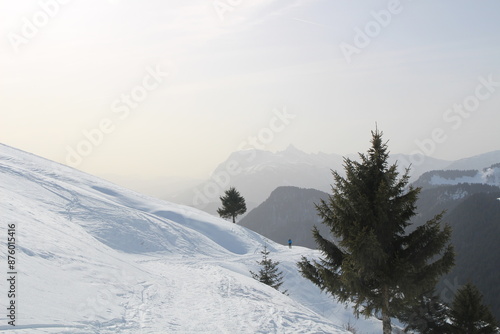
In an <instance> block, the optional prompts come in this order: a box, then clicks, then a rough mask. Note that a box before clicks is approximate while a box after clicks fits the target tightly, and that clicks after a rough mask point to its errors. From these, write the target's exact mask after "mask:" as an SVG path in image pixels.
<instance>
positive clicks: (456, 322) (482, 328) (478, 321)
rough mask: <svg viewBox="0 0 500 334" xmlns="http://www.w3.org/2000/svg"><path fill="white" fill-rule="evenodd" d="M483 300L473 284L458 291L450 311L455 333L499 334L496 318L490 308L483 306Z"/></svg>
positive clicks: (468, 284)
mask: <svg viewBox="0 0 500 334" xmlns="http://www.w3.org/2000/svg"><path fill="white" fill-rule="evenodd" d="M482 298H483V296H482V295H481V293H480V292H479V290H477V288H476V287H475V286H474V285H473V284H472V283H467V284H466V285H464V286H463V287H462V288H461V289H459V290H458V291H457V294H456V295H455V298H454V299H453V303H452V305H451V309H450V318H451V321H452V326H453V333H457V334H493V333H499V329H498V327H497V325H496V323H495V318H494V317H493V315H492V314H491V312H490V310H489V309H488V307H486V306H485V305H483V304H482Z"/></svg>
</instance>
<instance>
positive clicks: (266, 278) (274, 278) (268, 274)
mask: <svg viewBox="0 0 500 334" xmlns="http://www.w3.org/2000/svg"><path fill="white" fill-rule="evenodd" d="M260 253H261V254H262V260H260V261H259V262H257V263H258V264H259V265H260V266H261V269H260V270H259V272H258V273H254V272H253V271H250V274H251V275H252V278H254V279H256V280H257V281H259V282H261V283H264V284H267V285H269V286H271V287H273V288H275V289H276V290H279V288H280V287H281V285H282V284H283V273H282V272H281V271H279V269H278V265H279V264H280V263H279V262H278V261H273V260H272V259H270V258H269V253H270V252H269V251H268V250H267V245H265V246H264V249H263V250H262V251H261V252H260ZM283 293H286V291H284V292H283Z"/></svg>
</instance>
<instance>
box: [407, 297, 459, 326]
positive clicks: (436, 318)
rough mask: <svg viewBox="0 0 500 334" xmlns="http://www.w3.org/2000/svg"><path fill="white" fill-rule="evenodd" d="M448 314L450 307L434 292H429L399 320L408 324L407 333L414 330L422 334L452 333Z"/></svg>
mask: <svg viewBox="0 0 500 334" xmlns="http://www.w3.org/2000/svg"><path fill="white" fill-rule="evenodd" d="M448 314H449V308H448V306H447V305H446V304H443V302H441V300H440V299H439V297H438V296H436V295H434V294H433V291H429V292H427V293H424V295H422V296H421V297H420V298H419V303H418V305H412V306H411V307H409V308H408V309H407V310H404V311H403V315H402V316H400V317H399V319H400V320H401V321H402V322H404V323H406V324H408V325H407V326H406V328H405V332H409V331H412V330H414V331H417V332H418V333H421V334H443V333H451V325H450V324H449V323H448V319H449V316H448Z"/></svg>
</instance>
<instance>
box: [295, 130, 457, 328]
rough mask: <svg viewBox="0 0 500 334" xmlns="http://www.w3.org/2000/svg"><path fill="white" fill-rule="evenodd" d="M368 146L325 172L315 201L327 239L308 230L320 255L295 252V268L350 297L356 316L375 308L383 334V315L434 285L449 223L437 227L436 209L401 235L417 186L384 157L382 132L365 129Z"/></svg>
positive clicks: (387, 318) (442, 269)
mask: <svg viewBox="0 0 500 334" xmlns="http://www.w3.org/2000/svg"><path fill="white" fill-rule="evenodd" d="M371 144H372V146H371V148H370V149H369V150H368V153H367V154H359V157H360V159H361V161H360V162H357V161H353V160H351V159H344V168H345V172H346V176H345V177H342V176H340V175H339V174H338V173H337V172H333V177H334V186H333V187H332V191H333V194H332V195H330V197H329V199H328V201H321V202H320V204H319V205H317V206H316V207H317V210H318V214H319V216H320V217H321V218H322V220H323V224H326V225H327V226H329V227H330V230H331V231H332V234H333V235H334V236H335V237H337V238H338V240H339V242H338V243H335V242H333V241H331V239H330V238H325V237H323V236H322V235H321V234H320V233H319V231H318V229H317V228H314V229H313V234H314V238H315V240H316V243H317V245H318V248H319V249H320V251H321V252H322V254H323V258H322V259H321V260H320V261H309V260H308V259H307V258H305V257H303V258H302V261H301V262H299V263H298V266H299V270H300V271H301V273H302V275H303V276H304V277H306V278H307V279H309V280H311V281H312V282H313V283H315V284H316V285H318V286H319V287H320V288H321V289H322V290H325V291H327V292H329V293H331V294H332V295H333V296H334V297H335V298H337V299H338V300H339V301H341V302H344V303H347V302H352V303H354V311H355V314H356V316H359V315H361V314H362V315H365V316H369V315H373V314H379V315H381V316H382V323H383V333H384V334H390V333H391V329H392V326H391V317H396V318H397V317H399V315H400V314H399V312H400V310H402V309H405V308H407V307H408V306H409V305H412V304H416V303H418V297H419V296H421V295H422V294H423V293H424V292H425V291H428V290H430V289H431V288H432V287H434V285H435V284H436V281H437V279H438V277H439V276H441V275H442V274H444V273H446V272H448V271H449V269H450V268H451V266H452V265H453V261H454V253H453V248H452V246H451V245H449V244H448V242H449V239H450V235H451V229H450V227H449V226H445V227H444V229H443V230H442V229H441V228H440V221H441V216H442V215H437V216H436V217H434V218H433V219H432V220H430V221H428V222H427V223H426V224H425V225H423V226H420V227H418V228H416V229H415V231H414V232H412V233H409V234H407V233H406V228H407V227H408V226H409V225H410V218H411V217H413V216H414V215H415V214H416V212H415V210H416V206H415V202H416V200H417V197H418V194H419V191H420V189H419V188H413V187H412V186H408V180H409V175H408V174H409V169H407V170H406V172H405V173H404V174H403V175H402V177H399V173H398V172H397V165H396V164H393V165H390V166H389V164H388V158H389V152H388V149H387V144H386V143H384V142H383V141H382V132H379V131H378V130H376V131H375V132H372V140H371Z"/></svg>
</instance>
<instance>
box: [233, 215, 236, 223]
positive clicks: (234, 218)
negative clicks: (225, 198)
mask: <svg viewBox="0 0 500 334" xmlns="http://www.w3.org/2000/svg"><path fill="white" fill-rule="evenodd" d="M233 224H236V216H235V215H233Z"/></svg>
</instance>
